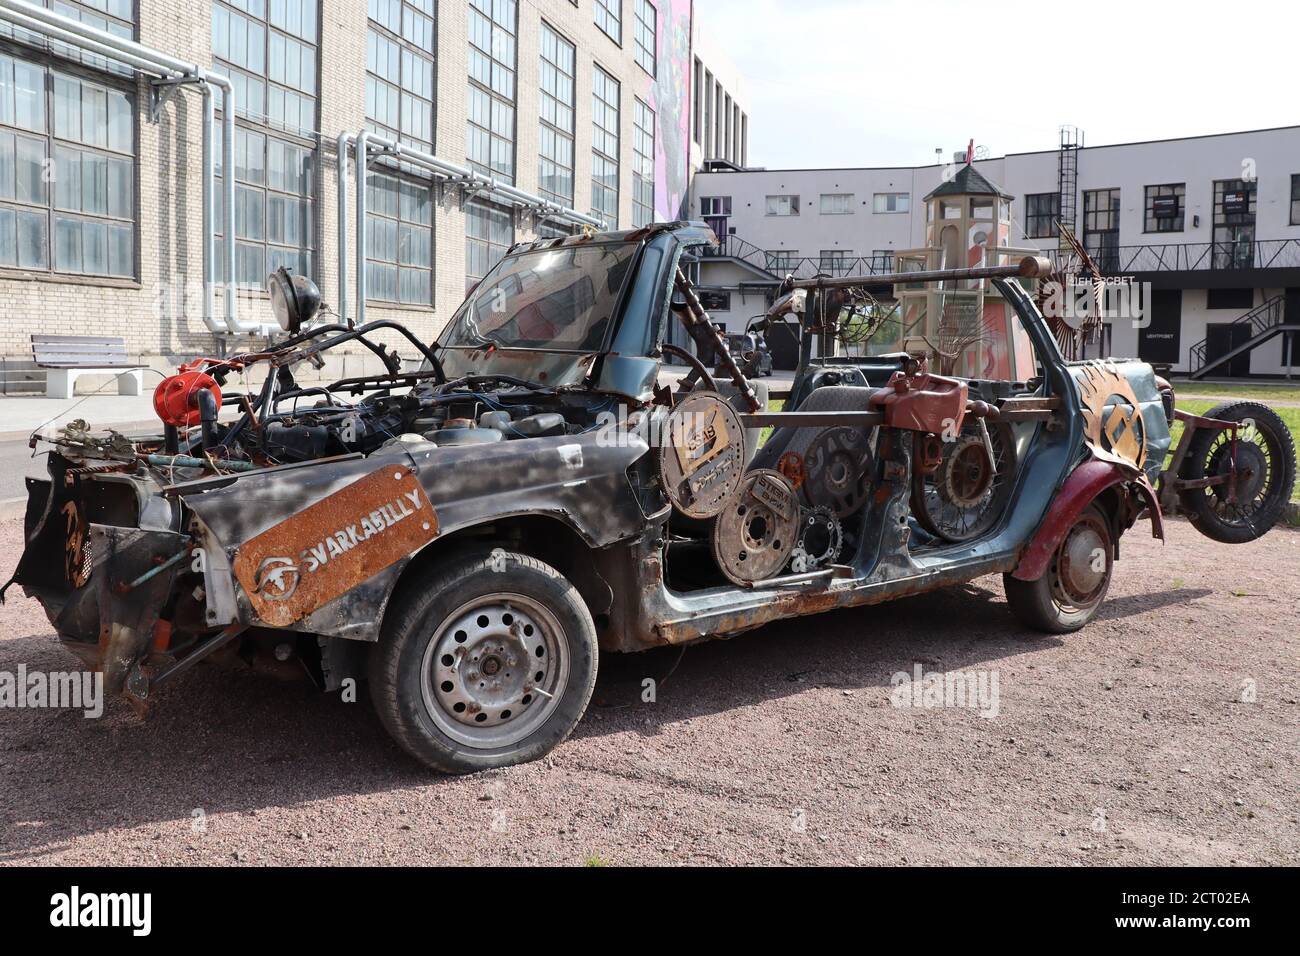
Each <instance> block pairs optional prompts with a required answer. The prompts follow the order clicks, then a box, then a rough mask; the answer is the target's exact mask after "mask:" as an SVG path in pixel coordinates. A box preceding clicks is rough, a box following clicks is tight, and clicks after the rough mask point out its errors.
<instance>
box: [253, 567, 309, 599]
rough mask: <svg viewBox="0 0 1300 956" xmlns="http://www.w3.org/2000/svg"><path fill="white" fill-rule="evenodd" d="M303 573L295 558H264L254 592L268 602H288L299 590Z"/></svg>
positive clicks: (258, 570)
mask: <svg viewBox="0 0 1300 956" xmlns="http://www.w3.org/2000/svg"><path fill="white" fill-rule="evenodd" d="M300 578H301V573H300V571H299V569H298V564H297V562H295V561H294V560H293V558H279V557H270V558H264V559H263V560H262V563H261V564H259V565H258V566H257V574H256V575H254V578H253V580H254V581H256V582H257V587H255V588H254V591H255V592H256V593H257V594H260V595H261V596H262V597H263V598H264V599H265V600H267V601H287V600H288V599H289V598H290V597H292V596H293V592H294V591H296V590H298V581H299V580H300Z"/></svg>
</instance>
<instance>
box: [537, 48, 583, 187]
mask: <svg viewBox="0 0 1300 956" xmlns="http://www.w3.org/2000/svg"><path fill="white" fill-rule="evenodd" d="M576 62H577V52H576V50H575V48H574V46H573V44H572V43H570V42H569V41H568V40H566V39H564V37H562V36H560V35H559V34H558V33H556V32H555V31H554V30H552V29H551V28H550V27H549V26H547V25H546V24H545V23H543V24H542V60H541V63H542V78H541V82H542V96H541V104H542V120H541V123H542V125H541V137H540V139H541V141H540V144H539V147H538V159H537V164H538V167H537V182H538V186H539V189H540V191H541V194H542V195H543V196H545V197H547V198H548V199H553V200H554V201H555V202H558V203H560V204H561V205H563V206H572V205H573V109H574V102H575V100H574V81H573V78H574V69H575V67H574V64H575V63H576Z"/></svg>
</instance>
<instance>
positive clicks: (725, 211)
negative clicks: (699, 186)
mask: <svg viewBox="0 0 1300 956" xmlns="http://www.w3.org/2000/svg"><path fill="white" fill-rule="evenodd" d="M700 215H701V216H730V215H731V197H730V196H701V197H700Z"/></svg>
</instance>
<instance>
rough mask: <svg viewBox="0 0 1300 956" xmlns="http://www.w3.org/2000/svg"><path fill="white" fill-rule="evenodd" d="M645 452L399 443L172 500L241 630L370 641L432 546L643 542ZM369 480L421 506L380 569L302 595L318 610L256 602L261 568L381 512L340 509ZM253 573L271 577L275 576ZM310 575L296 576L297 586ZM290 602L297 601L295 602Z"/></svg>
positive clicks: (568, 440) (563, 445)
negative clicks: (208, 549) (640, 495)
mask: <svg viewBox="0 0 1300 956" xmlns="http://www.w3.org/2000/svg"><path fill="white" fill-rule="evenodd" d="M647 451H648V446H647V445H646V444H645V442H644V441H642V440H641V439H639V438H636V437H635V436H625V437H624V438H623V439H621V441H620V443H617V444H616V443H614V442H611V441H608V440H604V439H601V438H600V436H599V435H598V434H588V435H579V436H563V437H561V436H557V437H554V438H535V439H530V440H527V441H513V442H501V443H498V444H494V445H487V446H478V445H475V446H463V447H458V448H438V447H436V446H434V445H432V444H430V443H427V442H425V443H415V444H404V445H402V446H401V447H400V449H398V450H395V451H392V452H390V453H384V454H376V455H372V456H371V457H370V458H368V459H354V460H350V461H346V462H339V463H336V464H333V465H329V466H321V467H318V468H307V469H294V470H292V471H291V472H288V473H283V472H279V473H277V472H274V471H272V472H266V473H263V474H258V473H251V474H248V475H246V476H242V477H240V478H238V479H237V480H236V481H234V482H233V483H231V484H229V485H227V486H226V487H223V488H217V489H214V490H210V491H205V492H202V493H198V494H182V495H181V497H182V499H183V500H184V501H185V503H186V505H188V506H189V507H190V508H191V509H192V510H193V511H194V513H195V514H196V515H197V516H198V518H199V519H200V520H201V521H202V522H203V525H204V527H205V528H206V529H207V531H208V532H210V534H211V535H212V539H213V542H214V543H215V544H216V545H218V546H219V547H220V548H221V549H222V550H223V551H224V552H225V553H226V554H227V555H229V556H230V559H231V564H232V569H233V573H234V576H235V578H236V579H237V581H238V583H239V585H240V586H239V589H238V601H239V606H240V611H241V619H242V620H243V621H244V622H245V623H249V624H255V625H256V624H264V625H269V626H275V627H292V628H293V629H295V630H302V631H306V632H310V633H316V634H322V635H327V636H336V637H346V638H353V639H358V640H366V641H374V640H378V637H379V628H380V625H381V623H382V618H383V611H384V608H385V606H386V604H387V601H388V597H389V595H390V593H391V590H392V585H393V582H394V581H395V580H396V579H397V578H398V577H400V575H401V571H402V569H403V568H404V567H405V565H406V564H407V562H408V561H409V560H410V559H411V558H412V557H413V556H415V555H416V554H417V553H418V552H419V551H420V550H421V549H422V548H423V547H424V546H426V545H428V544H430V543H431V542H434V541H435V540H436V539H437V538H438V537H440V536H445V535H448V534H451V533H454V532H456V531H459V530H462V529H464V528H469V527H472V526H474V525H478V524H482V523H485V522H491V521H493V520H498V519H501V518H506V517H510V516H514V515H549V516H551V517H554V518H555V519H557V520H558V521H561V522H562V523H564V524H565V525H567V526H568V527H570V528H572V529H573V531H575V532H576V533H577V534H578V535H579V536H580V537H581V538H582V540H583V541H585V542H586V543H587V544H588V545H589V546H591V547H593V548H600V547H606V546H608V545H611V544H614V543H616V542H618V541H623V540H627V539H629V538H633V537H636V536H639V535H641V534H643V533H644V532H645V526H646V515H645V514H644V512H643V511H642V509H641V507H640V505H639V504H638V500H637V498H636V496H635V494H634V493H633V489H632V486H631V484H630V482H629V479H628V476H627V470H628V468H629V467H631V466H632V465H633V463H634V462H636V460H637V459H639V458H641V457H642V456H643V455H645V454H646V452H647ZM399 472H400V473H402V474H403V475H404V476H405V475H409V476H410V478H409V479H408V480H405V481H403V482H398V481H393V479H392V477H391V476H392V475H393V474H396V473H399ZM371 476H383V477H381V478H378V479H376V481H378V482H379V483H381V484H382V483H384V482H391V483H392V484H393V485H394V486H396V487H397V489H398V490H399V491H400V492H401V493H402V494H415V493H416V492H417V491H418V493H419V495H420V497H419V498H418V500H419V501H420V502H421V508H419V509H415V508H414V505H413V502H411V501H408V502H407V503H408V505H411V506H412V507H413V510H414V513H415V515H416V519H415V520H410V521H407V522H406V523H405V525H403V524H402V523H400V522H399V523H397V524H395V525H394V526H393V529H396V530H402V536H400V537H398V538H396V539H395V540H394V541H393V543H392V545H391V547H389V546H386V550H384V551H382V552H381V553H380V554H381V555H382V559H381V558H374V559H371V560H369V561H368V562H366V563H356V564H355V565H354V566H349V567H348V568H347V571H348V572H349V573H347V574H346V575H345V576H344V577H343V578H341V579H339V580H336V581H335V582H334V586H333V587H330V588H328V589H325V590H317V591H313V592H312V593H314V594H315V595H316V596H317V597H323V598H325V599H323V600H319V601H315V602H309V603H304V604H292V605H288V604H286V602H285V601H284V600H283V599H280V600H266V599H264V598H260V597H259V596H258V588H257V585H258V580H257V571H258V568H259V567H261V566H262V565H263V563H264V562H265V561H266V560H267V559H268V558H271V557H286V556H288V557H292V556H293V555H294V554H297V556H298V557H300V558H301V552H302V550H303V549H304V548H307V547H308V546H309V545H310V546H312V547H315V548H321V547H325V548H327V549H328V544H327V543H325V542H326V535H325V533H324V532H326V531H328V532H329V533H330V534H337V533H343V534H344V535H345V537H346V531H345V530H341V529H346V528H347V527H348V526H350V525H351V524H353V523H357V524H359V523H360V515H361V514H362V513H363V511H364V513H365V514H366V515H369V512H370V511H372V510H375V509H377V508H378V507H380V506H381V505H384V504H387V503H390V502H389V500H388V499H387V498H386V497H385V496H386V494H387V493H386V492H382V493H379V494H377V495H376V496H375V497H373V498H362V499H359V503H358V504H357V505H356V507H354V508H353V509H352V510H350V511H349V510H348V502H347V498H346V496H348V495H350V494H352V493H354V492H352V491H350V489H356V488H357V487H358V486H359V485H361V483H362V482H365V481H367V479H369V478H370V477H371ZM341 496H344V497H341ZM393 500H397V499H396V498H394V499H393ZM425 507H427V508H428V514H429V515H430V516H431V517H432V521H430V522H429V523H430V527H429V528H425V527H424V526H423V525H424V524H425V521H424V520H423V519H422V518H419V515H421V514H423V513H424V512H423V508H425ZM340 509H341V510H340ZM381 537H382V536H381ZM272 542H275V543H274V544H272ZM335 544H336V547H337V548H339V549H340V551H341V553H342V554H343V556H344V560H347V556H348V555H355V554H356V553H357V550H348V551H342V548H343V545H342V544H341V543H339V542H337V541H336V542H335ZM295 548H296V549H297V551H296V552H295ZM245 549H248V550H247V551H245ZM326 557H327V558H328V550H327V553H326ZM385 559H386V560H385ZM312 560H317V559H313V558H312V556H311V554H310V553H309V554H308V557H307V558H304V559H302V561H301V562H286V563H282V565H281V566H283V567H287V565H288V563H298V564H302V565H304V566H305V565H308V564H311V562H312ZM350 564H351V562H350ZM326 567H328V564H327V565H326ZM263 570H264V573H267V574H270V573H272V571H273V568H271V567H266V568H264V569H263ZM365 572H369V573H365ZM313 573H314V572H310V571H307V572H304V571H299V574H300V575H301V576H302V577H307V576H310V575H311V574H313ZM343 584H347V586H346V587H342V585H343ZM299 588H301V586H299ZM293 597H294V598H298V597H299V592H298V591H295V593H294V595H293ZM299 600H302V599H301V598H299ZM291 609H292V610H293V611H294V612H295V613H290V610H291ZM296 612H301V613H296Z"/></svg>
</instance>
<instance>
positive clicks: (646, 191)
mask: <svg viewBox="0 0 1300 956" xmlns="http://www.w3.org/2000/svg"><path fill="white" fill-rule="evenodd" d="M654 218H655V114H654V110H652V109H651V108H650V107H648V106H646V105H645V104H644V103H642V102H641V100H640V99H638V98H636V97H633V99H632V225H633V227H636V226H645V225H649V224H650V223H652V222H654Z"/></svg>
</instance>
